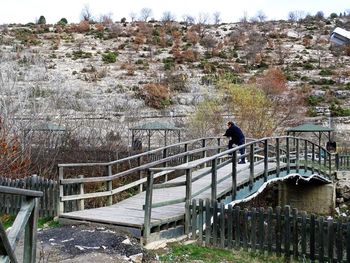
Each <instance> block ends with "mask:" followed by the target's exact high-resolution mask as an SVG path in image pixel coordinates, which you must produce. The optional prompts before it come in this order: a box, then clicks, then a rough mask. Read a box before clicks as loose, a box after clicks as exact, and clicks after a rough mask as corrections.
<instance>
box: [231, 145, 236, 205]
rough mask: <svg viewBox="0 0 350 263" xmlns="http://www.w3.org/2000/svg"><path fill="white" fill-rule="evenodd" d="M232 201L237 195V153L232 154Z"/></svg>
mask: <svg viewBox="0 0 350 263" xmlns="http://www.w3.org/2000/svg"><path fill="white" fill-rule="evenodd" d="M231 176H232V201H233V200H236V195H237V151H234V152H233V153H232V174H231Z"/></svg>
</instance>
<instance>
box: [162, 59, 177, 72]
mask: <svg viewBox="0 0 350 263" xmlns="http://www.w3.org/2000/svg"><path fill="white" fill-rule="evenodd" d="M163 63H164V70H172V69H173V68H175V61H174V58H172V57H167V58H164V59H163Z"/></svg>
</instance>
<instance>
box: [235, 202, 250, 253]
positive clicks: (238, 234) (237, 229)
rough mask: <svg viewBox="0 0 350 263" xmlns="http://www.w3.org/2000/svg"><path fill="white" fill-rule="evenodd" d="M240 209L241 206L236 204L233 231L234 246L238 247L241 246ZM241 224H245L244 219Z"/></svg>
mask: <svg viewBox="0 0 350 263" xmlns="http://www.w3.org/2000/svg"><path fill="white" fill-rule="evenodd" d="M240 211H241V208H240V207H239V206H236V207H235V209H234V214H233V217H234V231H235V246H236V248H239V247H240V246H241V235H242V233H241V227H240V226H241V220H240ZM247 219H248V218H247ZM243 224H245V221H243Z"/></svg>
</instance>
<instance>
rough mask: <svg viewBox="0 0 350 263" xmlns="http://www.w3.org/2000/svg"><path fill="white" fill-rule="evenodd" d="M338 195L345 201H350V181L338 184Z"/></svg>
mask: <svg viewBox="0 0 350 263" xmlns="http://www.w3.org/2000/svg"><path fill="white" fill-rule="evenodd" d="M337 193H338V194H339V196H340V197H343V198H344V200H345V201H347V200H350V181H339V182H337Z"/></svg>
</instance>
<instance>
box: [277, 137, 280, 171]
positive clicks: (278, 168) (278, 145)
mask: <svg viewBox="0 0 350 263" xmlns="http://www.w3.org/2000/svg"><path fill="white" fill-rule="evenodd" d="M280 162H281V161H280V139H279V138H276V175H277V177H279V176H280V165H281V163H280Z"/></svg>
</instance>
